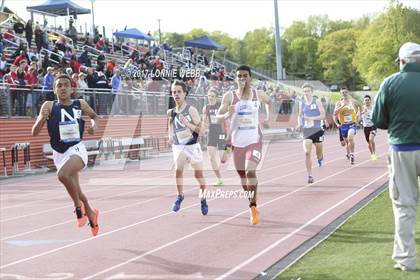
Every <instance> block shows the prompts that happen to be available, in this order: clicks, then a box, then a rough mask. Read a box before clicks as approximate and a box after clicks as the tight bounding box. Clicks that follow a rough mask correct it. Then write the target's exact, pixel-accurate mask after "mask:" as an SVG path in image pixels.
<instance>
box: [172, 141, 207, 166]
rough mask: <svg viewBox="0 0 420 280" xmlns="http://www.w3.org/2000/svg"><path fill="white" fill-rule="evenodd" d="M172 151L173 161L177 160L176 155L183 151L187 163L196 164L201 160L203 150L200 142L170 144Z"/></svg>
mask: <svg viewBox="0 0 420 280" xmlns="http://www.w3.org/2000/svg"><path fill="white" fill-rule="evenodd" d="M172 152H173V154H174V162H176V161H177V160H178V157H179V155H180V154H181V153H183V154H184V155H185V156H186V157H187V160H188V162H189V163H191V164H196V163H200V162H202V161H203V152H202V151H201V146H200V143H195V144H193V145H172Z"/></svg>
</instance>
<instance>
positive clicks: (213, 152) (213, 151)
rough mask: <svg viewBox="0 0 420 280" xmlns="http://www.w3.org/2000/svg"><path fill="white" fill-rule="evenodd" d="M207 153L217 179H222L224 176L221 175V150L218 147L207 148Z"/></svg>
mask: <svg viewBox="0 0 420 280" xmlns="http://www.w3.org/2000/svg"><path fill="white" fill-rule="evenodd" d="M207 152H208V154H209V157H210V163H211V168H212V169H213V171H214V174H215V175H216V177H217V179H221V178H222V176H221V175H220V155H219V150H218V149H217V147H214V146H207Z"/></svg>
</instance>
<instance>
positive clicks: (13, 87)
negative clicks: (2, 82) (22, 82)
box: [6, 64, 19, 114]
mask: <svg viewBox="0 0 420 280" xmlns="http://www.w3.org/2000/svg"><path fill="white" fill-rule="evenodd" d="M6 80H7V85H8V86H9V89H10V99H11V101H12V114H14V111H13V109H14V101H15V100H16V99H17V96H18V95H17V94H18V91H17V86H18V84H19V81H18V79H17V67H16V65H14V64H12V65H11V66H10V72H9V73H8V74H7V75H6Z"/></svg>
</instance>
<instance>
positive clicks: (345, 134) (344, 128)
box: [340, 123, 356, 138]
mask: <svg viewBox="0 0 420 280" xmlns="http://www.w3.org/2000/svg"><path fill="white" fill-rule="evenodd" d="M350 129H353V130H354V134H356V124H355V123H350V124H342V125H341V126H340V132H341V135H342V136H343V138H347V137H348V136H349V130H350Z"/></svg>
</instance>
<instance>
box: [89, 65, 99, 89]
mask: <svg viewBox="0 0 420 280" xmlns="http://www.w3.org/2000/svg"><path fill="white" fill-rule="evenodd" d="M87 72H88V74H87V75H86V82H87V84H88V87H89V88H96V81H97V80H98V75H97V74H96V73H95V72H94V71H93V68H91V67H89V68H88V70H87Z"/></svg>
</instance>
